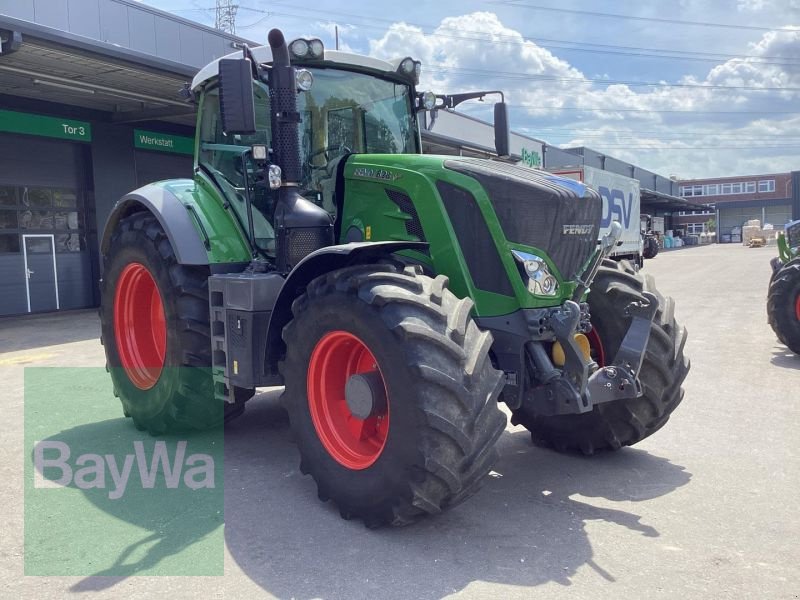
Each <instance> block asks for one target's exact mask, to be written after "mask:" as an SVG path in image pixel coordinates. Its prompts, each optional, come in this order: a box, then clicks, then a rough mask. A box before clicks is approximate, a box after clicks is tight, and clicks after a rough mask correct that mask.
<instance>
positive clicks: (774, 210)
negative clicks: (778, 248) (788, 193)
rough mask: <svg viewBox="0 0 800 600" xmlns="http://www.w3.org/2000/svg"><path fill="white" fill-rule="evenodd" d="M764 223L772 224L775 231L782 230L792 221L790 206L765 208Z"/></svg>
mask: <svg viewBox="0 0 800 600" xmlns="http://www.w3.org/2000/svg"><path fill="white" fill-rule="evenodd" d="M764 211H765V214H766V217H767V218H766V221H765V222H766V223H772V225H774V226H775V228H776V229H782V228H783V226H784V225H786V223H788V222H789V221H791V220H792V205H791V204H785V205H783V206H767V207H766V208H765V209H764Z"/></svg>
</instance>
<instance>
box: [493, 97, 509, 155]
mask: <svg viewBox="0 0 800 600" xmlns="http://www.w3.org/2000/svg"><path fill="white" fill-rule="evenodd" d="M510 138H511V136H510V133H509V131H508V105H507V104H506V103H505V102H498V103H497V104H495V105H494V147H495V150H496V151H497V156H508V155H509V154H511V150H510V145H511V139H510Z"/></svg>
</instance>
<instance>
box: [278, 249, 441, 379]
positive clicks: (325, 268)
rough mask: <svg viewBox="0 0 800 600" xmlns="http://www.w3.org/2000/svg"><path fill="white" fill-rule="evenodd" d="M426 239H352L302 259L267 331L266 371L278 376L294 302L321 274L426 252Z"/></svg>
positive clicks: (288, 282) (279, 298)
mask: <svg viewBox="0 0 800 600" xmlns="http://www.w3.org/2000/svg"><path fill="white" fill-rule="evenodd" d="M427 249H428V244H427V243H426V242H411V241H409V242H351V243H349V244H340V245H337V246H327V247H325V248H321V249H319V250H316V251H315V252H312V253H311V254H309V255H308V256H306V257H305V258H304V259H303V260H301V261H300V262H299V263H297V265H296V266H295V268H294V269H292V270H291V272H290V273H289V275H288V276H287V277H286V281H285V282H284V284H283V286H282V287H281V291H280V292H279V293H278V298H277V300H276V301H275V306H274V308H273V310H272V315H271V316H270V320H269V329H268V330H267V352H266V357H267V359H266V360H267V364H266V365H265V367H266V369H265V372H266V373H267V374H271V375H277V367H278V361H280V360H281V359H282V358H283V356H284V354H285V351H286V346H285V344H284V343H283V338H282V337H281V333H282V331H283V328H284V327H285V326H286V325H287V324H288V323H289V321H291V320H292V302H294V300H295V298H297V297H298V296H299V295H300V294H302V293H303V291H304V290H305V288H306V286H307V285H308V284H309V283H311V281H312V280H313V279H315V278H317V277H319V276H320V275H324V274H325V273H329V272H330V271H334V270H336V269H342V268H344V267H349V266H352V265H363V264H370V263H376V262H378V261H380V260H381V259H385V258H387V257H388V256H390V255H391V254H393V253H394V252H398V251H400V250H419V251H423V252H424V251H426V250H427Z"/></svg>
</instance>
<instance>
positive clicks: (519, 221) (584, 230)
mask: <svg viewBox="0 0 800 600" xmlns="http://www.w3.org/2000/svg"><path fill="white" fill-rule="evenodd" d="M443 166H444V168H445V169H449V170H451V171H456V172H458V173H461V174H463V175H467V176H469V177H472V178H474V179H476V180H477V181H478V182H479V183H480V184H481V187H482V188H483V190H484V192H485V193H486V195H487V197H488V200H489V202H490V203H491V205H492V207H493V209H494V212H495V214H496V215H497V219H498V221H499V223H500V226H501V227H502V229H503V233H504V234H505V237H506V239H507V240H508V241H510V242H514V243H517V244H522V245H525V246H532V247H534V248H538V249H540V250H542V251H544V252H546V253H547V255H548V256H549V257H550V258H551V259H552V261H553V263H554V264H555V266H556V268H557V269H558V270H559V272H560V273H561V276H562V277H563V278H564V279H565V280H574V279H575V278H576V276H577V275H579V274H580V269H581V268H582V267H583V265H584V264H585V263H586V261H587V260H588V259H589V257H590V256H591V255H592V253H593V252H594V251H595V250H596V248H597V237H598V233H599V228H600V220H601V212H602V201H601V198H600V195H599V194H598V193H597V192H595V191H594V190H593V189H591V188H589V187H587V186H585V185H584V184H582V183H580V182H578V181H574V180H572V179H567V178H565V177H558V176H555V175H552V174H550V173H546V172H544V171H537V170H534V169H530V168H527V167H520V166H516V165H511V164H508V163H503V162H499V161H492V160H485V159H475V158H452V159H447V160H445V161H444V163H443ZM441 192H444V193H446V190H442V189H440V193H441Z"/></svg>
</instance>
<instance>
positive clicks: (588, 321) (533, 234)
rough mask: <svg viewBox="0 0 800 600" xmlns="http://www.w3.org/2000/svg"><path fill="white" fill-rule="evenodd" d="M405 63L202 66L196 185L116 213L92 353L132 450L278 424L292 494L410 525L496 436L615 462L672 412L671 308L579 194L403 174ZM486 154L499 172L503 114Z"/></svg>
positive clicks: (444, 167)
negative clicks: (300, 490)
mask: <svg viewBox="0 0 800 600" xmlns="http://www.w3.org/2000/svg"><path fill="white" fill-rule="evenodd" d="M419 71H420V63H419V62H418V61H415V60H413V59H412V58H409V57H405V58H402V59H400V60H397V61H393V62H387V61H382V60H377V59H374V58H370V57H364V56H357V55H353V54H349V53H344V52H338V51H329V50H327V49H325V48H324V46H323V44H322V42H321V41H320V40H318V39H297V40H294V41H292V42H291V43H290V44H287V43H286V41H285V40H284V36H283V34H282V33H281V32H280V31H278V30H273V31H271V32H270V34H269V46H264V47H258V48H252V49H250V48H247V47H244V48H243V49H242V51H241V53H238V52H237V53H235V54H233V55H230V56H228V57H225V58H223V59H220V60H218V61H215V62H213V63H211V64H209V65H207V66H206V67H204V68H203V69H202V70H201V71H200V72H199V73H198V75H197V76H196V77H195V79H194V81H193V83H192V85H191V89H190V94H191V100H193V101H195V102H196V103H197V106H198V120H197V140H196V146H195V150H196V152H195V170H194V178H193V179H192V180H175V181H162V182H159V183H154V184H150V185H147V186H145V187H143V188H141V189H139V190H136V191H134V192H131V193H130V194H128V195H127V196H125V197H124V198H122V199H121V200H120V201H119V202H118V204H117V205H116V207H115V209H114V211H113V213H112V215H111V217H110V219H109V221H108V224H107V226H106V230H105V232H104V236H103V240H102V253H103V256H104V274H103V280H102V291H103V297H102V307H101V316H102V333H103V339H104V342H105V350H106V356H107V359H108V364H109V369H110V372H111V376H112V380H113V385H114V391H115V393H116V395H117V396H119V398H120V400H121V401H122V405H123V409H124V412H125V414H126V415H127V416H129V417H131V418H132V419H133V423H134V424H135V425H136V426H137V427H138V428H139V429H142V430H147V431H149V432H150V433H152V434H161V433H164V432H168V431H181V430H188V429H201V428H206V427H213V426H216V425H218V424H220V423H221V422H222V421H223V419H224V420H227V419H230V418H233V417H235V416H237V415H238V414H240V413H241V412H242V411H243V410H244V403H245V402H246V401H247V400H248V399H249V398H250V397H252V396H253V395H254V393H255V389H256V388H258V387H265V386H280V385H283V386H285V391H284V393H283V397H282V401H283V403H284V405H285V407H286V410H287V411H288V414H289V418H290V422H291V429H292V432H293V437H294V439H295V440H296V442H297V444H298V446H299V450H300V457H301V461H300V469H301V471H302V472H303V473H306V474H310V475H311V476H312V477H313V478H314V480H315V481H316V483H317V487H318V492H319V497H320V498H321V499H322V500H328V499H330V500H333V501H334V502H335V503H336V504H337V505H338V507H339V509H340V512H341V514H342V516H343V517H345V518H351V517H356V518H360V519H362V520H363V521H364V522H365V523H366V524H367V525H368V526H380V525H385V524H392V525H404V524H407V523H411V522H413V521H415V520H417V519H418V518H420V517H422V516H424V515H428V514H435V513H439V512H440V511H441V510H443V509H445V508H447V507H449V506H452V505H454V504H456V503H458V502H460V501H461V500H463V499H465V498H467V497H468V496H470V495H471V494H473V493H474V492H475V491H476V490H477V489H478V487H479V486H480V484H481V482H482V480H483V479H484V478H485V476H486V475H487V474H488V473H489V471H490V470H491V469H492V466H493V464H494V463H495V460H496V459H497V457H498V452H497V450H496V448H495V443H496V441H497V439H498V437H499V436H500V435H501V433H502V432H503V430H504V428H505V426H506V416H505V413H504V412H503V411H501V409H500V407H499V401H502V402H504V403H505V404H506V405H507V407H508V408H509V409H510V412H511V415H512V421H513V422H514V423H518V424H521V425H523V426H525V427H526V428H528V429H529V430H530V432H531V434H532V436H533V440H534V441H535V442H536V443H540V444H546V445H549V446H551V447H553V448H555V449H556V450H559V451H582V452H584V453H586V454H592V453H594V452H596V451H599V450H604V449H612V450H616V449H618V448H620V447H622V446H627V445H631V444H635V443H636V442H638V441H640V440H642V439H643V438H645V437H647V436H649V435H650V434H652V433H653V432H655V431H656V430H658V429H659V428H660V427H661V426H662V425H664V423H665V422H666V421H667V419H668V418H669V416H670V414H671V413H672V411H673V410H674V409H675V408H676V407H677V406H678V404H679V403H680V401H681V399H682V398H683V390H682V388H681V384H682V382H683V380H684V378H685V377H686V374H687V372H688V369H689V363H688V360H687V359H686V358H684V353H683V350H684V343H685V340H686V332H685V330H684V329H683V328H682V327H680V326H678V324H676V322H675V317H674V310H673V309H674V305H673V302H672V300H671V299H670V298H664V297H662V296H661V295H659V294H658V292H657V291H656V290H655V288H654V286H653V281H652V279H651V278H642V277H641V276H640V275H638V274H637V273H636V272H635V270H634V269H633V268H632V266H631V265H629V264H627V263H616V262H613V261H609V260H606V258H605V257H606V256H607V254H608V253H609V252H610V250H611V249H612V248H613V247H614V245H615V244H616V243H617V240H618V238H619V235H620V231H621V229H620V228H619V227H617V228H614V229H613V230H612V232H611V233H610V234H609V235H608V236H606V237H605V238H604V239H603V240H602V241H601V242H600V243H598V241H597V237H598V229H599V223H600V216H601V215H600V213H601V200H600V197H599V196H598V194H597V193H596V192H594V191H592V190H591V189H589V188H588V187H586V186H584V185H582V184H580V183H578V182H575V181H572V180H568V179H562V178H560V177H556V176H553V175H550V174H548V173H545V172H536V171H532V170H530V169H527V168H521V167H516V166H514V165H512V164H508V163H504V162H502V161H489V160H478V159H471V158H461V157H455V156H431V155H422V154H421V153H420V145H421V143H420V136H419V127H418V123H417V115H418V113H419V112H420V111H423V110H431V109H438V108H442V107H451V106H454V105H455V104H456V103H458V102H461V101H463V100H465V99H468V98H474V97H479V96H482V95H485V94H488V93H492V92H485V93H484V92H481V93H471V94H459V95H453V96H435V95H433V94H432V93H419V94H418V93H417V92H416V91H415V88H416V85H417V83H418V81H419ZM494 112H495V137H496V146H497V151H498V155H500V156H501V157H502V156H507V155H508V141H509V131H508V120H507V108H506V105H505V103H504V102H502V101H501V102H499V103H497V104H496V105H495V109H494Z"/></svg>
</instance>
